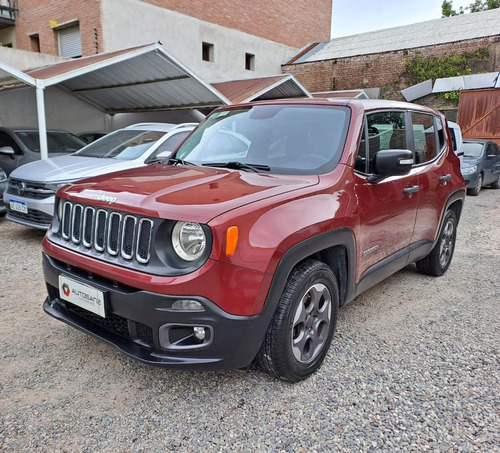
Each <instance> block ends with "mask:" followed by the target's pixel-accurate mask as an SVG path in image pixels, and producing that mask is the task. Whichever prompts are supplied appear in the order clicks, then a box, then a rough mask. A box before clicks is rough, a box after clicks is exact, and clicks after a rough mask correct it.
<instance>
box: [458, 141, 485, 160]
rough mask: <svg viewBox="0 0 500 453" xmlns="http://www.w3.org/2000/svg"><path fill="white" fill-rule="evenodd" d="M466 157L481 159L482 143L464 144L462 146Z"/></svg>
mask: <svg viewBox="0 0 500 453" xmlns="http://www.w3.org/2000/svg"><path fill="white" fill-rule="evenodd" d="M462 150H463V152H464V157H481V154H482V153H483V144H482V143H464V144H463V145H462Z"/></svg>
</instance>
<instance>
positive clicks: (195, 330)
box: [193, 327, 206, 341]
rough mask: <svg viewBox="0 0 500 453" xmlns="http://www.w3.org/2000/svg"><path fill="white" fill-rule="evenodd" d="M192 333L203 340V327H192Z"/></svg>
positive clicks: (204, 333)
mask: <svg viewBox="0 0 500 453" xmlns="http://www.w3.org/2000/svg"><path fill="white" fill-rule="evenodd" d="M193 333H194V336H195V337H196V338H198V340H201V341H203V340H204V339H205V336H206V332H205V327H193Z"/></svg>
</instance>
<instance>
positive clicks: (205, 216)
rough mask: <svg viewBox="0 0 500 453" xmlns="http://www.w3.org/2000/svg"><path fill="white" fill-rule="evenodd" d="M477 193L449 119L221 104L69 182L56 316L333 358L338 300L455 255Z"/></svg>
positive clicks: (157, 349) (186, 341)
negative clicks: (118, 163)
mask: <svg viewBox="0 0 500 453" xmlns="http://www.w3.org/2000/svg"><path fill="white" fill-rule="evenodd" d="M464 196H465V185H464V180H463V178H462V176H461V174H460V168H459V161H458V158H457V157H456V156H455V154H454V153H453V149H452V144H451V140H450V136H449V132H448V128H447V126H446V120H445V118H444V117H443V116H442V115H441V114H439V113H437V112H435V111H433V110H430V109H427V108H424V107H421V106H417V105H412V104H406V103H398V102H388V101H377V100H369V101H368V100H367V101H363V100H350V101H343V100H334V101H330V100H318V99H315V100H312V99H306V100H292V101H273V102H263V103H254V104H245V105H236V106H230V107H223V108H220V109H218V110H216V111H214V112H213V113H212V114H211V115H209V116H208V117H207V118H206V120H205V121H204V122H203V123H202V124H201V125H200V126H199V127H198V128H197V129H196V130H195V131H194V132H193V133H192V134H191V135H190V136H189V137H188V138H187V139H186V141H185V142H184V143H183V144H182V145H181V146H180V148H179V149H178V150H177V152H176V154H175V155H174V156H173V157H172V158H171V159H170V161H169V162H168V165H166V164H162V163H156V164H152V165H149V166H148V167H144V168H141V169H134V170H130V171H123V172H119V173H114V174H111V175H109V174H108V175H105V176H102V177H97V178H93V179H87V180H84V181H81V182H78V183H76V184H72V185H68V186H66V187H64V188H62V189H61V190H60V191H59V192H58V200H57V203H56V213H55V216H54V220H53V223H52V226H51V228H50V229H49V231H48V233H47V236H46V237H45V239H44V241H43V247H44V255H43V267H44V274H45V279H46V282H47V289H48V298H47V299H46V301H45V304H44V309H45V311H46V312H47V313H48V314H50V315H51V316H53V317H55V318H57V319H59V320H61V321H64V322H65V323H67V324H69V325H71V326H74V327H76V328H78V329H80V330H83V331H84V332H87V333H89V334H91V335H94V336H96V337H98V338H100V339H101V340H104V341H106V342H108V343H110V344H112V345H114V346H116V347H117V348H119V349H120V350H122V351H123V352H125V353H126V354H129V355H130V356H132V357H134V358H136V359H139V360H142V361H144V362H147V363H150V364H155V365H162V366H166V367H171V368H190V369H226V368H239V367H245V366H247V365H249V364H250V363H251V362H252V361H253V360H256V361H257V363H258V364H259V365H260V366H261V367H262V368H263V369H264V370H266V371H267V372H269V373H271V374H273V375H274V376H276V377H278V378H280V379H283V380H286V381H290V382H294V381H298V380H301V379H304V378H306V377H307V376H309V375H310V374H311V373H313V372H314V371H315V370H317V369H318V368H319V367H320V366H321V363H322V362H323V359H324V358H325V355H326V353H327V351H328V348H329V345H330V342H331V340H332V336H333V333H334V330H335V324H336V320H337V311H338V308H339V307H340V306H342V305H344V304H346V303H347V302H349V301H351V300H353V299H354V298H355V297H356V296H357V295H358V294H360V293H361V292H363V291H364V290H366V289H367V288H370V287H371V286H373V285H375V284H377V283H378V282H380V281H381V280H383V279H384V278H386V277H388V276H389V275H391V274H393V273H394V272H397V271H398V270H400V269H402V268H403V267H405V266H407V265H408V264H410V263H414V262H415V263H416V265H417V268H418V269H419V270H420V271H422V272H423V273H425V274H428V275H434V276H439V275H442V274H443V273H444V272H445V271H446V270H447V269H448V267H449V265H450V262H451V259H452V256H453V250H454V245H455V237H456V232H457V224H458V220H459V217H460V213H461V210H462V206H463V202H464Z"/></svg>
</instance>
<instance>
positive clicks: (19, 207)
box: [9, 200, 28, 214]
mask: <svg viewBox="0 0 500 453" xmlns="http://www.w3.org/2000/svg"><path fill="white" fill-rule="evenodd" d="M9 201H10V209H12V210H13V211H17V212H22V213H23V214H28V206H27V205H26V203H25V202H24V201H17V200H9Z"/></svg>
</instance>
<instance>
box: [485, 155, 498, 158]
mask: <svg viewBox="0 0 500 453" xmlns="http://www.w3.org/2000/svg"><path fill="white" fill-rule="evenodd" d="M495 157H497V155H496V154H488V155H487V156H486V159H494V158H495Z"/></svg>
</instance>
